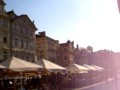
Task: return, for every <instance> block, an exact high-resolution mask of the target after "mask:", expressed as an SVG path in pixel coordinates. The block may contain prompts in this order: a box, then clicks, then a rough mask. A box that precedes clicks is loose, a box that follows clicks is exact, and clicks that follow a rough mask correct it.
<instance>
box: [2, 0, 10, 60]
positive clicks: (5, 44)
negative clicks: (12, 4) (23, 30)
mask: <svg viewBox="0 0 120 90" xmlns="http://www.w3.org/2000/svg"><path fill="white" fill-rule="evenodd" d="M4 6H5V3H4V2H3V0H0V61H3V60H6V59H8V58H9V57H10V40H9V39H10V23H9V17H8V15H7V13H6V11H5V9H4Z"/></svg>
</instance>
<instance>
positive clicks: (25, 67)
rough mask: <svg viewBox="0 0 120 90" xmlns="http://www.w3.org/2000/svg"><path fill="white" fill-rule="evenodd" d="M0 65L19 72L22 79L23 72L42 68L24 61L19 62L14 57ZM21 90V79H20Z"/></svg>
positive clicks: (19, 60)
mask: <svg viewBox="0 0 120 90" xmlns="http://www.w3.org/2000/svg"><path fill="white" fill-rule="evenodd" d="M0 64H1V65H3V66H5V67H6V68H8V69H10V70H13V71H19V72H20V73H21V77H22V72H23V71H34V70H37V69H40V68H42V66H40V65H37V64H34V63H31V62H28V61H25V60H21V59H19V58H16V57H12V58H10V59H8V60H5V61H3V62H1V63H0ZM21 90H22V78H21Z"/></svg>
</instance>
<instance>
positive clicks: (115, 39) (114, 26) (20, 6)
mask: <svg viewBox="0 0 120 90" xmlns="http://www.w3.org/2000/svg"><path fill="white" fill-rule="evenodd" d="M4 1H5V3H6V6H5V9H6V11H10V10H14V12H15V13H16V14H17V15H21V14H27V15H28V16H29V18H30V19H31V20H32V21H33V20H34V22H35V25H36V27H37V28H38V30H37V31H36V34H37V33H38V32H41V31H46V35H47V36H49V37H51V38H53V39H55V40H59V42H60V43H65V42H66V41H67V40H70V41H74V46H75V47H76V45H77V44H78V45H79V47H84V48H86V47H87V46H92V47H93V50H94V51H98V50H103V49H107V50H112V51H115V52H120V25H119V24H120V13H119V11H118V7H117V0H4Z"/></svg>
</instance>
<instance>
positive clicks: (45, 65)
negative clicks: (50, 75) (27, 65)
mask: <svg viewBox="0 0 120 90" xmlns="http://www.w3.org/2000/svg"><path fill="white" fill-rule="evenodd" d="M35 63H36V64H38V65H41V66H43V68H45V69H48V70H56V71H57V70H66V68H64V67H62V66H60V65H58V64H55V63H53V62H50V61H48V60H45V59H41V60H38V61H36V62H35Z"/></svg>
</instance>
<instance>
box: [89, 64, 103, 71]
mask: <svg viewBox="0 0 120 90" xmlns="http://www.w3.org/2000/svg"><path fill="white" fill-rule="evenodd" d="M91 66H92V67H95V68H97V69H98V70H99V71H101V70H103V69H104V68H102V67H100V66H97V65H91Z"/></svg>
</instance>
